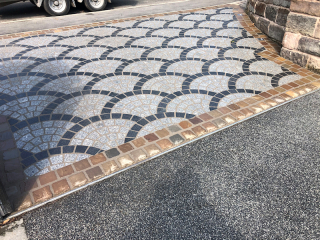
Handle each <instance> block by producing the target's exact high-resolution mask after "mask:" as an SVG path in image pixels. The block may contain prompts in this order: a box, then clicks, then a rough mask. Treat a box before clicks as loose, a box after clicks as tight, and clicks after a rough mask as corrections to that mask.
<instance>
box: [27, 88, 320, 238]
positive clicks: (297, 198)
mask: <svg viewBox="0 0 320 240" xmlns="http://www.w3.org/2000/svg"><path fill="white" fill-rule="evenodd" d="M319 101H320V94H319V92H316V93H314V94H312V95H309V96H307V97H304V98H301V99H299V100H296V101H294V102H292V103H289V104H287V105H285V106H282V107H279V108H277V109H275V110H272V111H269V112H267V113H265V114H263V115H260V116H258V117H256V118H254V119H251V120H248V121H246V122H244V123H241V124H239V125H236V126H235V127H232V128H230V129H227V130H224V131H222V132H219V133H217V134H214V135H212V136H210V137H207V138H205V139H202V140H199V141H196V142H194V143H192V144H189V145H187V146H184V147H182V148H180V149H178V150H176V151H174V152H171V153H169V154H166V155H164V156H162V157H159V158H157V159H155V160H152V161H150V162H148V163H145V164H142V165H140V166H138V167H136V168H134V169H131V170H129V171H126V172H123V173H121V174H118V175H116V176H114V177H112V178H110V179H108V180H106V181H103V182H101V183H99V184H96V185H94V186H91V187H88V188H87V189H85V190H83V191H80V192H78V193H76V194H73V195H70V196H69V197H66V198H64V199H61V200H59V201H57V202H55V203H53V204H50V205H47V206H45V207H42V208H39V209H37V210H35V211H32V212H30V213H28V214H26V215H25V216H24V217H23V218H24V222H25V226H26V231H27V235H28V237H29V238H30V239H100V238H102V239H319V238H320V230H319V229H320V227H319V223H320V221H319V220H320V219H319V212H320V210H319V190H320V187H319V177H320V172H319V151H320V144H319V139H320V136H319V130H320V127H319V114H320V109H319Z"/></svg>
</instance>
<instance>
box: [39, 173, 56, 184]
mask: <svg viewBox="0 0 320 240" xmlns="http://www.w3.org/2000/svg"><path fill="white" fill-rule="evenodd" d="M55 180H57V176H56V174H55V173H54V172H48V173H45V174H43V175H40V176H39V181H40V184H41V185H45V184H47V183H50V182H53V181H55Z"/></svg>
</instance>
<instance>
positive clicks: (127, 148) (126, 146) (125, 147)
mask: <svg viewBox="0 0 320 240" xmlns="http://www.w3.org/2000/svg"><path fill="white" fill-rule="evenodd" d="M118 148H119V149H120V151H121V152H123V153H126V152H129V151H131V150H133V147H132V145H131V144H130V143H125V144H122V145H120V146H118Z"/></svg>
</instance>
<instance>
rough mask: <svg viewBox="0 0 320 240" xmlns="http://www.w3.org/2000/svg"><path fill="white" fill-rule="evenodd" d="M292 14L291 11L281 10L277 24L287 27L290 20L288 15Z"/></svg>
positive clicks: (279, 10)
mask: <svg viewBox="0 0 320 240" xmlns="http://www.w3.org/2000/svg"><path fill="white" fill-rule="evenodd" d="M289 13H290V10H289V9H287V8H279V9H278V15H277V19H276V21H275V22H276V23H277V24H279V25H280V26H283V27H285V26H286V24H287V19H288V15H289Z"/></svg>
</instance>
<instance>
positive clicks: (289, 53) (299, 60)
mask: <svg viewBox="0 0 320 240" xmlns="http://www.w3.org/2000/svg"><path fill="white" fill-rule="evenodd" d="M280 55H281V57H283V58H286V59H289V60H290V61H292V62H294V63H296V64H298V65H300V66H301V67H305V66H306V65H307V62H308V57H309V56H308V55H307V54H305V53H301V52H298V51H295V50H290V49H287V48H284V47H283V48H282V49H281V54H280Z"/></svg>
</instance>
